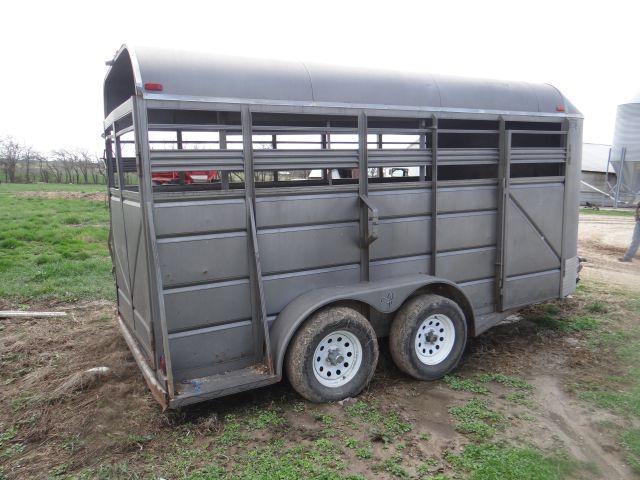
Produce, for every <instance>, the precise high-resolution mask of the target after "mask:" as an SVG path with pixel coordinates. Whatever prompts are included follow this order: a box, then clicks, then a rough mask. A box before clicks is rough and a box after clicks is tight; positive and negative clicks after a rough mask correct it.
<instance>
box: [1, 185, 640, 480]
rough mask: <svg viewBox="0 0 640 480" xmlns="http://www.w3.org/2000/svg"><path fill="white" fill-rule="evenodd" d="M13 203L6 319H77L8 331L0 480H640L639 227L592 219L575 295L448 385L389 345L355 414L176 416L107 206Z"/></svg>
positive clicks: (584, 227)
mask: <svg viewBox="0 0 640 480" xmlns="http://www.w3.org/2000/svg"><path fill="white" fill-rule="evenodd" d="M9 187H11V188H7V186H5V185H0V279H1V282H0V306H2V307H4V308H22V309H29V308H34V309H35V308H38V309H40V308H42V307H45V308H48V309H54V310H64V311H66V312H68V314H69V315H68V316H67V317H65V318H45V319H42V318H41V319H35V318H28V317H27V318H13V319H0V479H2V480H9V479H11V480H13V479H29V478H34V479H41V478H48V479H94V478H98V479H146V478H151V479H158V478H165V479H172V480H173V479H183V480H209V479H211V480H213V479H229V480H231V479H238V480H239V479H247V480H257V479H264V480H266V479H280V480H293V479H318V480H333V479H335V480H338V479H364V478H382V479H420V480H427V479H430V480H445V479H473V480H490V479H506V480H516V479H518V480H519V479H531V480H559V479H565V478H566V479H582V478H585V479H601V478H606V479H618V478H624V479H626V478H637V477H640V366H639V365H640V324H639V322H638V320H640V282H639V280H640V268H639V267H638V264H637V263H635V264H631V265H619V264H617V263H616V262H615V258H616V257H617V256H619V254H620V251H621V250H623V249H624V242H623V241H622V240H620V242H621V243H619V244H618V243H615V242H614V244H613V246H612V247H611V249H610V250H603V249H602V242H603V241H604V240H603V239H605V238H608V237H605V236H606V235H610V234H611V231H613V230H615V229H620V231H621V232H622V234H621V235H620V237H621V238H622V239H626V235H627V233H628V230H629V228H630V226H632V222H633V220H632V219H631V218H621V217H617V218H615V219H610V220H611V222H610V223H607V224H606V225H605V224H603V223H602V222H603V221H604V220H607V219H603V218H602V217H595V216H589V215H581V240H580V250H581V251H580V254H581V255H584V256H586V257H587V258H588V259H589V260H590V261H589V262H588V263H586V266H585V269H584V270H583V272H582V281H581V284H580V285H579V288H578V291H577V292H576V294H575V295H573V296H572V297H571V298H568V299H565V300H563V301H554V302H548V303H546V304H542V305H537V306H534V307H531V308H528V309H525V310H524V311H522V312H520V314H519V315H518V316H516V317H512V318H511V319H510V320H509V321H508V322H505V323H504V324H502V325H500V326H498V327H496V328H494V329H492V330H491V331H489V332H487V333H485V334H483V335H481V336H480V337H478V338H475V339H471V340H470V342H469V346H468V349H467V352H466V354H465V357H464V360H463V363H462V365H461V366H460V368H459V369H458V371H457V372H456V373H455V374H453V375H450V376H448V377H445V378H444V379H443V380H441V381H437V382H419V381H415V380H412V379H410V378H407V377H406V376H405V375H403V374H402V373H400V372H399V371H398V370H397V369H396V367H395V366H394V365H393V362H392V361H391V358H390V355H389V353H388V347H387V344H386V341H385V340H382V341H381V357H380V362H379V365H378V369H377V371H376V375H375V377H374V380H373V381H372V383H371V385H370V386H369V387H368V388H367V390H366V391H365V392H364V393H363V394H362V395H360V396H359V397H358V398H357V399H350V400H348V401H345V402H338V403H333V404H313V403H309V402H307V401H304V400H303V399H301V398H300V397H299V396H297V395H296V393H295V392H293V391H292V389H291V388H290V387H289V386H288V385H287V383H286V382H282V383H281V384H279V385H275V386H272V387H267V388H263V389H260V390H257V391H253V392H246V393H243V394H239V395H234V396H231V397H227V398H222V399H218V400H214V401H210V402H206V403H203V404H199V405H195V406H192V407H189V408H184V409H182V410H179V411H171V412H162V411H161V410H160V407H159V406H158V405H157V404H156V403H155V402H154V401H153V399H152V398H151V396H150V394H149V392H148V391H147V388H146V384H145V383H144V381H143V378H142V376H141V374H140V373H139V372H138V369H137V366H136V365H135V362H134V360H133V358H132V356H131V355H130V353H129V351H128V349H127V346H126V344H125V342H124V340H123V339H122V338H121V337H120V335H119V332H118V331H117V328H116V325H115V315H116V311H115V303H114V287H113V279H112V276H111V262H110V259H109V254H108V249H107V247H106V240H107V235H108V211H107V209H106V205H105V200H104V194H103V193H102V192H103V190H99V189H96V190H90V189H88V190H86V191H83V190H82V189H66V190H65V189H60V190H49V191H42V190H39V191H34V190H32V189H33V188H34V187H33V186H27V187H22V188H21V187H19V186H13V185H12V186H9ZM590 213H591V212H590ZM607 221H608V220H607ZM101 366H104V367H108V368H109V373H108V374H106V375H104V376H101V377H98V378H91V379H85V378H84V377H83V376H82V372H84V371H85V370H87V369H89V368H93V367H101Z"/></svg>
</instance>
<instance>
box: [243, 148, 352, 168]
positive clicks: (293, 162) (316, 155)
mask: <svg viewBox="0 0 640 480" xmlns="http://www.w3.org/2000/svg"><path fill="white" fill-rule="evenodd" d="M253 157H254V166H255V169H256V170H278V169H310V168H357V167H358V152H357V150H254V151H253Z"/></svg>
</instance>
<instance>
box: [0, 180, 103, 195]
mask: <svg viewBox="0 0 640 480" xmlns="http://www.w3.org/2000/svg"><path fill="white" fill-rule="evenodd" d="M106 191H107V187H106V186H105V185H76V184H72V183H0V194H2V193H13V192H79V193H94V192H105V193H106Z"/></svg>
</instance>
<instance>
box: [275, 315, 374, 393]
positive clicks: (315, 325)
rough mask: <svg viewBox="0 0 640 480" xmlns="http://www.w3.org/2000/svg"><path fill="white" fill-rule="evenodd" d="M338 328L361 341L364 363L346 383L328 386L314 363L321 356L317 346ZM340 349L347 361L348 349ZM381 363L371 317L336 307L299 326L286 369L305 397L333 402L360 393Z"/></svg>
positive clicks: (290, 379) (294, 384) (293, 383)
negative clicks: (317, 351)
mask: <svg viewBox="0 0 640 480" xmlns="http://www.w3.org/2000/svg"><path fill="white" fill-rule="evenodd" d="M338 331H346V332H347V333H348V334H350V335H352V336H354V337H356V338H357V340H358V341H359V342H360V349H361V362H360V364H359V367H358V368H357V370H356V371H355V372H353V377H352V378H351V379H350V380H348V381H347V382H346V383H344V384H343V385H339V386H326V385H323V384H322V383H320V381H319V380H318V378H317V377H316V374H317V372H315V371H314V362H315V361H317V359H318V358H320V357H316V355H315V353H316V348H319V345H320V342H322V341H323V340H325V339H326V338H327V336H329V335H331V334H332V333H333V332H338ZM336 340H337V338H336ZM334 344H335V345H337V347H336V348H338V347H340V348H342V345H341V344H338V343H334ZM352 347H353V346H352ZM347 348H348V347H347ZM339 352H341V353H344V358H343V361H348V360H347V359H346V355H347V353H348V352H346V348H345V351H344V352H343V351H342V350H340V351H339ZM338 358H340V357H338ZM377 363H378V341H377V338H376V333H375V331H374V330H373V327H372V326H371V324H370V323H369V322H368V321H367V319H366V318H365V317H364V316H363V315H361V314H360V313H358V312H357V311H355V310H353V309H352V308H347V307H332V308H327V309H325V310H321V311H319V312H317V313H316V314H314V315H313V316H312V317H311V318H309V319H308V320H307V321H305V323H304V324H303V325H302V326H301V327H300V328H299V329H298V331H297V332H296V334H295V335H294V337H293V339H292V340H291V343H290V344H289V348H288V349H287V355H286V358H285V370H286V373H287V377H288V378H289V381H290V382H291V385H292V386H293V388H294V389H295V390H296V391H297V392H298V393H299V394H300V395H302V396H303V397H304V398H306V399H307V400H310V401H312V402H331V401H336V400H342V399H344V398H347V397H355V396H356V395H358V394H359V393H360V392H361V391H362V390H363V389H364V387H365V386H366V385H367V384H368V383H369V381H370V380H371V378H372V377H373V374H374V372H375V369H376V364H377ZM330 368H336V367H335V366H333V367H330ZM347 368H348V367H347ZM353 368H354V365H352V369H353ZM334 372H335V370H334ZM338 372H339V370H338Z"/></svg>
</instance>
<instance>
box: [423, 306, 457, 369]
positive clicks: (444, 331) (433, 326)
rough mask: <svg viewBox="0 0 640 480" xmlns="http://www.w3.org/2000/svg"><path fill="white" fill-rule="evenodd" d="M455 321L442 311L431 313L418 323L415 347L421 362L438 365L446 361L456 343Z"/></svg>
mask: <svg viewBox="0 0 640 480" xmlns="http://www.w3.org/2000/svg"><path fill="white" fill-rule="evenodd" d="M455 339H456V332H455V328H454V326H453V321H452V320H451V319H450V318H449V317H447V316H446V315H443V314H441V313H436V314H433V315H429V316H428V317H427V318H425V319H424V320H422V322H420V323H419V324H418V330H417V331H416V334H415V340H414V348H415V353H416V355H417V357H418V360H420V362H422V363H424V364H425V365H437V364H439V363H441V362H442V361H444V360H445V359H446V358H447V356H449V353H451V350H452V349H453V345H454V344H455Z"/></svg>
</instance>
